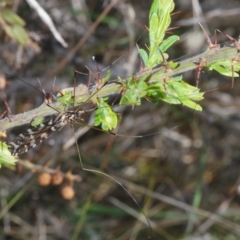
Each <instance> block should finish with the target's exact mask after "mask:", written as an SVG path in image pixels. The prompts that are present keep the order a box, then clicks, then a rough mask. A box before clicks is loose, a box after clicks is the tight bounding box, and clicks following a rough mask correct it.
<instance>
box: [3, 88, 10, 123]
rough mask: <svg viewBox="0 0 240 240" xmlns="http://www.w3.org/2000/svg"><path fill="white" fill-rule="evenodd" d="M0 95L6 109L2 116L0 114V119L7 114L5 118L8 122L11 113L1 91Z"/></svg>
mask: <svg viewBox="0 0 240 240" xmlns="http://www.w3.org/2000/svg"><path fill="white" fill-rule="evenodd" d="M0 93H1V94H0V95H1V98H2V100H3V103H4V105H5V108H6V111H5V112H4V113H3V114H1V116H0V119H1V118H3V117H4V116H5V115H6V114H7V117H8V119H9V121H12V111H11V109H10V107H9V105H8V103H7V101H6V99H5V97H4V96H3V93H2V91H0Z"/></svg>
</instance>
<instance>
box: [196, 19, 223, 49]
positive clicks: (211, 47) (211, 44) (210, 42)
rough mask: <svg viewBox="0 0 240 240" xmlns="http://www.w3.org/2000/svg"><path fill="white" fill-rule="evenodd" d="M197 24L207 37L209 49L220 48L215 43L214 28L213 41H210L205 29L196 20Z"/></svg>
mask: <svg viewBox="0 0 240 240" xmlns="http://www.w3.org/2000/svg"><path fill="white" fill-rule="evenodd" d="M198 24H199V26H200V27H201V29H202V30H203V33H204V35H205V37H206V39H207V43H208V46H209V48H210V49H218V48H220V45H219V44H217V35H216V30H215V33H214V43H212V41H211V39H210V37H209V36H208V34H207V32H206V30H205V29H204V27H203V26H202V24H201V23H200V22H198Z"/></svg>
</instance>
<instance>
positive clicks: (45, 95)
mask: <svg viewBox="0 0 240 240" xmlns="http://www.w3.org/2000/svg"><path fill="white" fill-rule="evenodd" d="M37 80H38V84H39V85H40V87H41V89H42V93H43V95H44V97H45V98H47V94H46V91H45V89H43V87H42V84H41V81H40V79H39V78H37Z"/></svg>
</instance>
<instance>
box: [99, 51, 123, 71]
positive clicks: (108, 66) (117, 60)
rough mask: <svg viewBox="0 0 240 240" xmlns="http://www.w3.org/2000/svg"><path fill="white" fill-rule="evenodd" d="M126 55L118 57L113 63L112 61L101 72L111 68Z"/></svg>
mask: <svg viewBox="0 0 240 240" xmlns="http://www.w3.org/2000/svg"><path fill="white" fill-rule="evenodd" d="M125 55H126V54H123V55H122V56H120V57H118V58H117V59H116V60H115V61H113V62H112V63H111V64H109V65H108V66H107V67H105V68H104V69H102V72H104V71H106V70H107V69H109V68H110V67H111V66H113V65H114V64H115V63H116V62H118V61H119V60H120V59H121V58H123V56H125Z"/></svg>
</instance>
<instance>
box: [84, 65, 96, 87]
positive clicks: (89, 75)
mask: <svg viewBox="0 0 240 240" xmlns="http://www.w3.org/2000/svg"><path fill="white" fill-rule="evenodd" d="M85 68H86V69H87V70H88V72H89V74H88V85H87V86H88V88H89V86H90V81H91V76H93V78H95V77H94V74H93V72H92V71H91V69H90V68H89V67H88V66H87V65H85Z"/></svg>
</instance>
